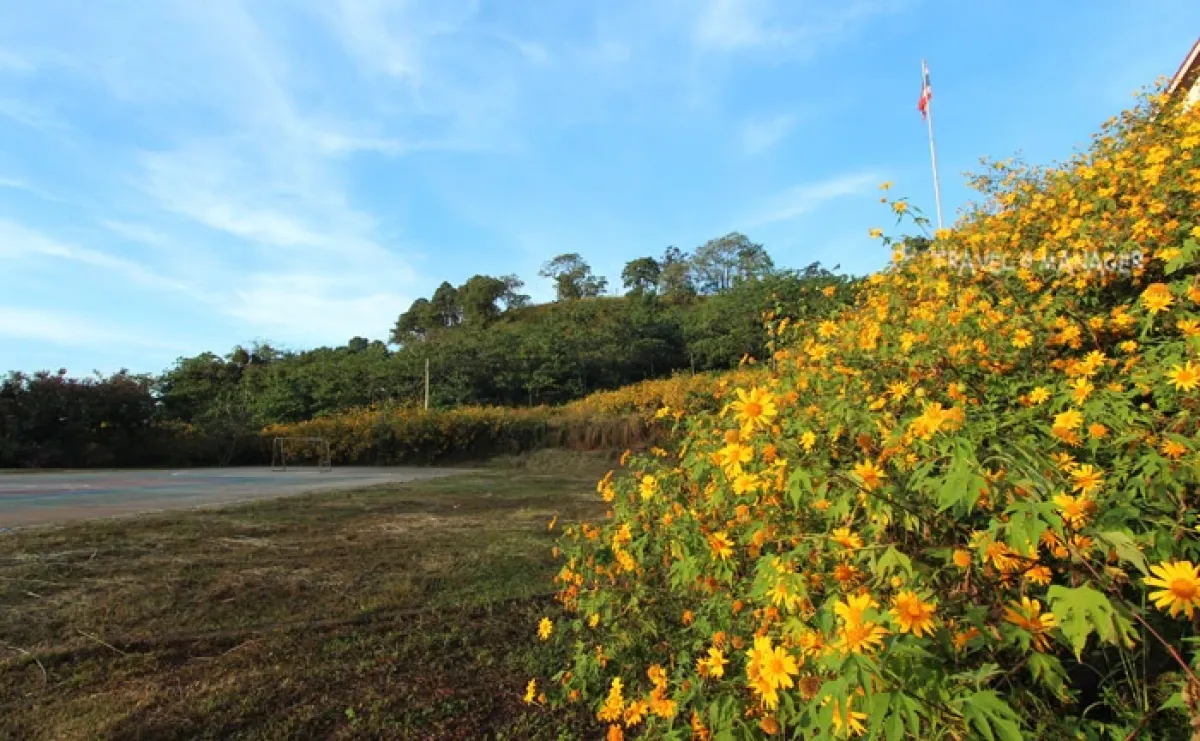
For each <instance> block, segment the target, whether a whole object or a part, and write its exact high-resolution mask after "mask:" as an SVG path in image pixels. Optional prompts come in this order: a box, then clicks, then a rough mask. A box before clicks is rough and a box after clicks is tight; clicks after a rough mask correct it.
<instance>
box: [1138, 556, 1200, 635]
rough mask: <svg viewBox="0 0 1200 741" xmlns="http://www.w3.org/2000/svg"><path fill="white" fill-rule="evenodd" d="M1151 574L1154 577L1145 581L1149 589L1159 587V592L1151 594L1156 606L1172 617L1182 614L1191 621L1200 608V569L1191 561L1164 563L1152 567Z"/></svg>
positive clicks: (1149, 577)
mask: <svg viewBox="0 0 1200 741" xmlns="http://www.w3.org/2000/svg"><path fill="white" fill-rule="evenodd" d="M1150 573H1151V574H1152V576H1148V577H1146V578H1145V579H1144V580H1143V581H1144V582H1145V584H1146V586H1147V587H1159V591H1157V592H1151V593H1150V599H1151V600H1153V601H1154V606H1155V607H1157V608H1158V609H1160V610H1162V611H1163V612H1167V613H1169V614H1170V615H1171V617H1176V616H1178V615H1179V613H1180V612H1182V613H1184V614H1185V615H1187V618H1188V620H1191V619H1192V614H1193V612H1194V611H1195V610H1196V608H1197V607H1200V568H1198V567H1196V566H1193V565H1192V562H1191V561H1163V562H1162V563H1160V564H1158V565H1156V566H1151V567H1150Z"/></svg>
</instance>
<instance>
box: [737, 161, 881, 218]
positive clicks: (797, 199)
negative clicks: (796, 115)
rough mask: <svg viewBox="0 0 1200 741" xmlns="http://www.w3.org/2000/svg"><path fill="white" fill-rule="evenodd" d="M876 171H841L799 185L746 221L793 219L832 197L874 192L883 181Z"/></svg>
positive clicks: (832, 198) (773, 200)
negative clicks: (846, 172)
mask: <svg viewBox="0 0 1200 741" xmlns="http://www.w3.org/2000/svg"><path fill="white" fill-rule="evenodd" d="M883 180H884V178H883V176H882V175H880V174H879V173H876V172H859V173H849V174H845V175H838V176H836V177H832V178H828V179H826V180H821V181H819V182H815V183H804V184H802V185H797V186H794V187H792V188H789V189H787V190H786V191H784V192H782V193H780V194H779V195H777V196H775V197H773V198H770V199H768V205H767V206H766V207H765V208H764V209H762V210H761V211H758V212H757V213H754V214H752V215H751V216H750V217H749V218H748V219H747V220H746V221H747V225H748V226H751V227H759V226H765V225H767V224H775V223H778V222H781V221H789V220H791V219H794V218H796V217H798V216H801V215H803V214H806V213H810V212H812V211H813V210H815V209H817V208H819V207H821V206H823V205H825V204H827V203H829V202H830V201H833V200H836V199H839V198H845V197H847V196H860V195H864V194H866V193H868V192H870V191H871V190H872V189H873V188H875V187H876V186H878V185H879V183H881V182H883Z"/></svg>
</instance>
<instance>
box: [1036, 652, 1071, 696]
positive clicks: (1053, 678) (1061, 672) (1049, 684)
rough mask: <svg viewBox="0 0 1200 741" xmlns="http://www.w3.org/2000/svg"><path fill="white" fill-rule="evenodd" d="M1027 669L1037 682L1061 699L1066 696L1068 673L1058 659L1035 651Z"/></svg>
mask: <svg viewBox="0 0 1200 741" xmlns="http://www.w3.org/2000/svg"><path fill="white" fill-rule="evenodd" d="M1026 667H1027V668H1028V669H1029V674H1030V675H1031V676H1032V677H1033V680H1034V681H1035V682H1037V683H1039V684H1041V685H1042V686H1043V687H1046V688H1047V689H1049V690H1051V691H1053V692H1054V693H1055V694H1056V695H1058V696H1059V697H1064V696H1065V695H1066V692H1067V686H1066V680H1067V672H1066V670H1065V669H1063V665H1062V662H1061V661H1059V660H1058V658H1057V657H1054V656H1051V655H1050V654H1044V653H1041V652H1038V651H1035V652H1033V654H1031V655H1030V657H1029V663H1028V664H1026Z"/></svg>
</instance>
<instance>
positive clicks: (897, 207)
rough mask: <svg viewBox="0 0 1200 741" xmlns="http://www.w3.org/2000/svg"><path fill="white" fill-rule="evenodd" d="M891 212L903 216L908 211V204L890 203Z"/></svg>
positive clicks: (905, 202)
mask: <svg viewBox="0 0 1200 741" xmlns="http://www.w3.org/2000/svg"><path fill="white" fill-rule="evenodd" d="M892 210H893V211H895V212H896V213H897V214H903V213H904V212H905V211H907V210H908V202H907V201H893V202H892Z"/></svg>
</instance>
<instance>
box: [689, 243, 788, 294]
mask: <svg viewBox="0 0 1200 741" xmlns="http://www.w3.org/2000/svg"><path fill="white" fill-rule="evenodd" d="M774 268H775V263H774V261H772V260H771V256H770V255H768V254H767V251H766V249H765V248H763V246H762V245H761V244H755V243H754V242H751V241H750V238H749V237H747V236H746V235H745V234H741V233H739V232H730V233H729V234H726V235H725V236H723V237H719V238H717V239H710V240H708V241H707V242H705V243H704V244H703V245H701V246H700V247H699V248H697V249H696V255H695V256H694V257H693V258H692V274H693V275H694V276H695V281H696V286H697V288H699V290H700V292H701V293H706V294H714V293H724V292H726V291H728V290H729V289H731V288H733V286H734V284H736V283H738V282H741V281H746V280H757V279H761V278H764V277H766V276H767V275H770V274H771V271H772V270H774Z"/></svg>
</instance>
